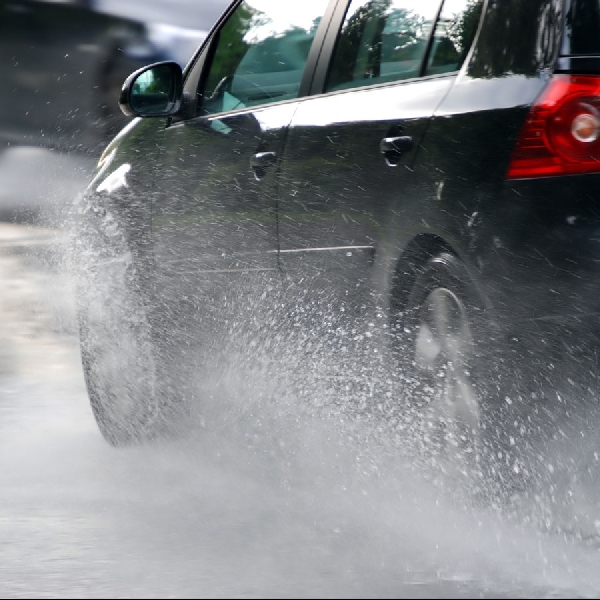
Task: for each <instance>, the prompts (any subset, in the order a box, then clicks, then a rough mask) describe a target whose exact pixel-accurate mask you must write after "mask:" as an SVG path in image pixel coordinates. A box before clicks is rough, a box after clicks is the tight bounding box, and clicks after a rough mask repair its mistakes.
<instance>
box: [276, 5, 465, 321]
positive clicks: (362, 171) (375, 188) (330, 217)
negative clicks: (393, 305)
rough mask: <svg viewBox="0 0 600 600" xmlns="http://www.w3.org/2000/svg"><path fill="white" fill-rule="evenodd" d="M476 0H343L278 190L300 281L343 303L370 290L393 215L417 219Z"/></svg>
mask: <svg viewBox="0 0 600 600" xmlns="http://www.w3.org/2000/svg"><path fill="white" fill-rule="evenodd" d="M468 3H469V0H446V3H445V5H444V8H443V9H442V7H441V4H442V3H441V1H439V0H428V1H425V0H420V1H417V0H349V1H348V2H343V3H342V5H339V6H338V10H337V11H336V14H335V16H334V22H333V23H332V25H331V27H330V35H329V36H328V38H327V40H326V42H325V44H324V48H323V51H322V53H321V60H320V62H319V65H318V67H317V70H316V75H315V78H314V81H313V87H312V90H311V91H312V94H313V96H312V97H310V98H308V99H306V100H305V101H304V102H303V103H302V104H301V105H300V106H299V108H298V110H297V111H296V112H295V114H294V117H293V119H292V122H291V124H290V131H289V134H288V137H287V140H286V146H285V150H284V153H283V160H282V167H281V174H280V196H279V245H280V260H281V265H282V268H283V269H284V271H285V273H286V274H287V275H288V276H289V278H290V281H291V282H292V283H293V282H296V281H302V282H303V285H306V281H311V282H312V283H313V284H314V285H312V286H311V289H312V293H313V294H314V295H315V296H316V297H317V299H318V301H320V302H322V303H325V304H327V305H328V306H329V307H330V309H331V310H332V311H333V312H337V311H338V310H339V308H340V306H341V305H342V304H344V303H348V301H349V300H350V299H353V300H352V302H359V300H364V296H363V295H362V293H363V292H364V293H367V292H369V291H370V290H371V287H370V286H368V285H366V284H367V283H368V282H369V281H370V280H371V278H372V276H373V274H374V272H375V271H374V269H373V268H372V267H373V264H374V262H375V261H376V260H377V259H378V258H379V257H380V256H382V255H384V252H383V251H382V250H383V247H384V246H385V245H389V244H393V243H395V242H394V239H391V238H390V236H389V223H390V218H394V219H399V220H400V221H403V222H405V223H406V224H408V223H414V222H418V219H419V210H420V208H419V207H420V202H421V199H422V196H420V194H419V182H418V181H416V180H415V178H414V176H413V168H412V167H413V164H414V161H415V157H416V153H417V149H418V147H419V143H420V140H421V139H422V137H423V135H424V133H425V130H426V128H427V124H428V122H429V120H430V118H431V116H432V114H433V113H434V111H435V109H436V107H437V106H438V105H439V104H440V102H441V101H442V99H443V98H444V96H445V95H446V94H447V92H448V90H449V89H450V87H451V85H452V83H453V80H454V76H455V74H456V71H457V69H458V67H459V65H460V64H461V62H462V60H463V59H464V54H465V52H466V51H467V50H468V44H464V43H463V42H462V40H461V37H460V36H461V30H460V27H461V14H462V13H461V10H462V9H464V7H465V6H466V5H467V4H468ZM451 74H453V75H454V76H453V75H451ZM394 215H395V217H394ZM403 215H410V218H404V216H403Z"/></svg>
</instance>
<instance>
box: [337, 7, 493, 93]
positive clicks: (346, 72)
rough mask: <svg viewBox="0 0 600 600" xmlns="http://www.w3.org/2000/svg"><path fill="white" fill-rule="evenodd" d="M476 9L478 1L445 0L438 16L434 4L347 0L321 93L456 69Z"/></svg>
mask: <svg viewBox="0 0 600 600" xmlns="http://www.w3.org/2000/svg"><path fill="white" fill-rule="evenodd" d="M481 5H482V0H446V1H445V2H444V5H443V6H442V7H441V12H440V0H352V2H351V3H350V6H349V8H348V11H347V13H346V17H345V19H344V22H343V24H342V28H341V31H340V35H339V38H338V42H337V45H336V49H335V53H334V57H333V62H332V64H331V68H330V72H329V77H328V81H327V86H326V89H327V91H333V90H339V89H345V88H352V87H358V86H364V85H370V84H375V83H385V82H388V81H398V80H402V79H410V78H413V77H419V76H421V75H423V74H427V75H432V74H436V73H446V72H450V71H455V70H457V69H459V68H460V65H461V64H462V61H463V60H464V57H465V55H466V53H467V51H468V49H469V47H470V45H471V43H472V41H473V37H474V35H475V31H476V30H477V24H478V22H479V16H480V15H481ZM432 34H433V39H432ZM430 41H431V47H430V46H429V44H430ZM426 57H428V60H427V66H426V69H425V71H424V63H425V59H426Z"/></svg>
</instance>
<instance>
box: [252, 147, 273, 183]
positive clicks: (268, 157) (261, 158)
mask: <svg viewBox="0 0 600 600" xmlns="http://www.w3.org/2000/svg"><path fill="white" fill-rule="evenodd" d="M276 161H277V154H276V153H275V152H257V153H256V154H254V155H253V156H252V158H251V159H250V167H251V168H252V171H253V172H254V177H255V178H256V179H262V178H263V177H264V176H265V175H266V174H267V169H268V168H269V167H272V166H273V165H274V164H275V162H276Z"/></svg>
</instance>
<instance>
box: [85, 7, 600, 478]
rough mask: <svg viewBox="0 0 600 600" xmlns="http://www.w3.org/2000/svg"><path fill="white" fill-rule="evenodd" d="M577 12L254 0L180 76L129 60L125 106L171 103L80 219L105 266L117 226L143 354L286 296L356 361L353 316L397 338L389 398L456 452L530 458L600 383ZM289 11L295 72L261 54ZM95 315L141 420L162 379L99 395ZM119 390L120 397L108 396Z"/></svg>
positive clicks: (90, 367)
mask: <svg viewBox="0 0 600 600" xmlns="http://www.w3.org/2000/svg"><path fill="white" fill-rule="evenodd" d="M588 8H589V5H588V4H585V6H584V3H583V2H579V1H577V0H572V1H567V2H558V1H555V0H519V1H513V2H492V1H489V2H485V1H475V0H473V1H471V0H446V1H445V2H443V3H441V2H437V1H435V2H410V1H408V0H353V1H347V0H339V1H336V0H333V1H331V2H329V1H327V0H320V1H319V0H312V1H311V2H305V3H303V5H302V9H301V10H300V9H299V8H296V9H294V8H293V7H291V6H288V5H286V6H285V14H282V12H281V11H282V10H283V9H282V8H281V3H280V2H269V1H267V0H262V1H261V0H246V1H245V2H234V3H233V4H232V6H231V7H230V9H229V11H228V13H227V14H226V17H224V18H223V19H221V21H220V22H219V26H218V28H217V29H215V31H214V34H213V35H212V36H211V38H210V39H209V40H208V41H207V42H206V43H205V44H204V45H203V46H202V48H201V50H200V51H199V53H198V54H197V56H196V58H195V60H194V62H193V64H191V65H190V66H189V68H188V70H187V71H186V73H185V77H184V78H183V79H182V76H181V71H180V69H179V67H178V66H177V65H175V64H174V63H163V64H161V65H158V66H154V67H149V68H148V69H147V70H145V71H142V72H138V73H136V74H134V75H132V76H131V77H130V78H129V79H128V81H127V82H126V84H125V86H124V90H123V93H122V96H121V104H122V106H123V108H124V110H125V111H126V112H127V113H128V114H136V115H139V116H142V117H162V118H154V119H150V118H148V119H139V120H137V121H134V122H132V123H131V126H130V127H128V128H127V129H126V130H124V131H123V132H122V133H121V134H120V135H119V136H117V138H116V139H115V140H114V141H113V142H112V143H111V144H110V145H109V146H108V147H107V149H106V150H105V152H104V154H103V156H102V159H101V161H100V163H99V164H98V170H97V172H96V175H95V177H94V179H93V180H92V182H91V184H90V186H89V187H88V191H87V196H86V200H85V203H84V205H83V206H82V211H81V216H82V223H83V229H84V231H86V232H87V234H88V236H89V237H88V242H87V245H86V248H87V249H88V250H89V253H88V258H89V260H90V264H97V265H98V267H99V272H103V271H104V272H105V273H106V272H108V268H107V264H108V263H107V261H106V260H105V259H106V258H107V257H106V253H107V252H109V253H110V252H112V251H111V250H109V248H118V251H115V253H114V255H113V256H112V258H114V259H118V260H116V261H112V262H111V264H113V265H115V264H120V265H121V266H122V268H121V270H120V271H119V273H120V275H119V277H120V279H119V278H117V280H116V281H118V283H117V287H118V288H119V289H121V291H122V294H123V295H124V296H126V297H127V298H128V299H131V298H134V299H135V302H136V303H137V305H138V306H140V307H150V308H149V309H148V310H146V309H144V310H143V311H142V312H144V315H145V316H144V318H146V319H147V324H148V326H147V328H145V331H147V332H148V336H149V337H144V338H143V343H144V344H148V345H146V346H145V347H146V349H147V352H145V353H143V352H141V353H138V354H137V356H138V357H139V358H140V363H138V364H145V365H146V367H148V365H150V364H152V365H153V366H154V367H156V366H157V365H158V368H161V369H162V368H165V372H166V373H172V372H173V371H174V369H175V367H174V366H173V363H174V364H175V365H177V366H178V367H179V366H181V365H182V364H185V361H186V360H187V359H189V361H190V364H189V365H187V367H189V372H187V373H186V371H185V369H183V370H179V371H177V377H176V380H177V381H183V380H185V375H189V374H190V372H193V371H194V369H196V370H197V369H198V368H200V366H201V361H202V359H203V357H206V355H205V354H204V355H203V354H202V352H201V351H200V352H199V353H196V352H194V351H192V350H195V348H194V347H193V343H194V342H191V343H190V345H186V344H185V343H183V344H181V343H180V341H181V340H189V339H193V340H199V345H200V346H202V345H203V344H204V345H206V344H207V343H208V341H207V340H211V339H223V334H222V333H221V336H219V334H215V331H219V330H220V329H219V328H220V327H221V326H222V325H227V323H229V320H228V317H225V316H224V312H223V311H225V312H226V311H228V310H229V309H230V308H231V306H232V301H231V298H232V297H234V298H238V297H243V298H244V300H243V301H240V303H239V305H238V308H239V314H238V318H240V319H242V320H243V319H244V318H247V316H248V307H249V306H250V307H252V309H253V310H256V311H257V314H262V315H264V314H265V313H266V318H267V322H269V323H271V321H272V320H275V321H276V322H278V321H277V320H276V317H277V316H278V313H277V310H278V309H277V307H278V306H281V305H282V302H281V298H282V297H284V298H285V302H283V305H285V306H288V307H290V303H291V308H290V309H289V312H287V313H286V315H287V318H288V319H292V320H293V321H294V323H301V324H302V325H304V326H305V328H306V329H305V330H307V331H308V334H307V336H306V337H304V338H302V339H304V340H306V339H310V340H311V347H312V348H315V347H319V348H321V349H323V347H324V346H326V345H327V344H328V341H325V340H326V339H327V337H328V336H331V335H333V338H334V339H333V341H332V343H331V345H329V346H327V347H326V351H325V352H323V353H321V354H319V355H318V357H319V360H320V359H322V358H323V357H324V356H326V355H327V348H328V349H329V351H330V353H332V354H334V355H335V352H336V350H339V351H340V353H341V351H342V349H344V348H345V349H346V350H348V349H351V350H352V354H354V355H356V356H358V357H359V362H360V361H362V364H358V365H356V364H355V365H354V367H355V368H354V372H356V371H358V370H360V369H361V368H362V367H365V368H366V369H367V370H368V367H370V366H371V364H370V362H369V361H373V360H374V359H373V356H374V354H373V353H372V346H371V345H367V351H366V353H365V351H364V347H365V346H364V344H363V345H362V348H363V352H362V353H361V352H360V350H361V344H362V340H364V339H365V336H363V335H358V334H357V333H356V332H357V331H361V330H368V331H369V333H370V334H371V333H372V334H378V335H376V336H375V337H378V339H379V341H381V342H382V343H390V344H391V347H392V350H393V351H392V353H391V357H392V363H391V364H390V365H388V366H389V370H388V371H387V372H386V373H385V376H384V377H389V378H391V379H394V380H395V381H397V382H398V383H399V388H398V389H397V390H396V391H397V393H396V394H395V395H392V396H391V400H390V401H389V403H388V404H386V406H385V407H384V408H381V407H380V408H381V410H382V411H383V413H384V414H385V415H386V418H387V420H388V422H389V423H390V424H393V426H394V427H397V428H398V431H400V432H401V433H400V435H410V434H411V432H414V431H415V430H416V431H418V432H419V435H418V436H417V438H416V439H417V440H419V441H421V442H423V441H424V447H425V452H426V453H428V452H430V451H433V452H434V454H436V455H437V456H438V457H442V458H448V457H450V461H449V462H450V464H451V465H454V466H455V467H456V468H457V470H458V471H459V472H462V473H466V472H469V471H470V470H471V469H474V470H478V469H481V468H482V465H483V464H486V467H485V469H487V470H488V471H489V472H492V473H495V474H498V473H503V474H507V475H508V476H509V477H512V476H516V477H519V478H520V477H522V476H523V473H524V472H525V471H524V470H526V466H525V465H526V461H525V460H524V457H526V456H527V457H528V458H529V457H530V456H529V455H535V456H538V457H542V458H543V456H544V451H543V449H542V450H540V449H539V447H538V450H536V452H535V453H532V452H531V451H530V450H531V446H532V445H533V444H534V442H535V443H536V444H542V448H543V447H544V444H550V443H551V442H552V440H553V439H554V438H555V437H556V436H557V435H560V432H563V433H564V432H565V431H567V425H564V419H563V418H566V413H569V412H571V413H577V412H578V411H580V410H581V411H583V414H584V415H585V414H588V413H586V411H587V410H588V409H589V405H588V404H587V403H586V397H588V398H589V397H590V394H591V397H592V398H595V395H596V392H597V383H596V375H595V371H594V368H595V367H594V364H595V363H594V357H595V356H596V353H597V349H598V333H597V332H598V329H597V322H598V302H597V289H598V274H599V271H598V262H597V231H598V227H599V225H600V221H599V218H598V213H597V209H596V206H595V205H596V198H597V197H598V192H599V188H598V184H599V181H600V180H599V179H598V171H599V169H598V165H599V164H600V161H599V160H598V158H600V141H599V138H600V110H599V108H600V79H598V76H597V75H596V74H598V75H600V66H599V65H600V63H599V62H598V60H599V59H598V57H600V47H599V46H598V43H597V40H598V39H600V37H598V36H597V35H596V33H597V31H598V29H599V28H600V14H597V13H594V14H593V15H592V16H590V14H588V13H587V12H584V11H587V9H588ZM584 15H586V16H585V17H584ZM300 32H301V33H302V36H303V37H302V39H303V40H304V41H303V44H305V45H304V53H303V54H302V57H303V60H304V68H303V70H300V69H299V68H298V61H297V60H296V59H294V60H288V59H287V58H286V59H284V58H283V54H281V55H279V57H280V58H281V60H278V61H274V60H271V61H269V62H268V63H266V62H263V61H261V62H258V61H256V62H255V61H252V60H250V58H251V56H252V54H253V53H256V54H260V49H261V48H262V47H267V46H268V45H269V44H275V45H278V46H280V45H285V43H286V40H287V39H289V40H290V41H291V42H293V44H294V45H295V44H296V42H297V40H298V34H299V33H300ZM309 42H310V44H309ZM262 65H269V66H265V67H264V69H263V67H262ZM273 65H277V66H276V68H275V67H273ZM261 69H262V70H261ZM157 92H159V93H160V94H161V95H162V100H158V102H157V95H156V94H157ZM157 140H160V143H158V142H157ZM158 145H159V146H160V152H156V151H155V148H156V147H157V146H158ZM149 197H151V198H152V202H151V203H148V202H147V198H149ZM98 212H100V213H101V214H102V215H106V214H110V215H111V219H110V221H109V223H110V232H112V233H111V235H112V239H113V240H114V239H115V236H116V234H115V233H114V232H115V228H116V230H117V231H118V232H119V233H118V235H117V236H116V237H117V238H118V244H112V243H111V240H110V239H109V238H107V237H106V234H107V232H106V229H104V225H105V220H104V219H103V218H101V219H98V218H96V216H95V215H97V214H98ZM97 251H100V252H99V253H100V255H101V256H102V258H103V261H97V260H95V259H94V256H95V255H96V253H97ZM119 261H120V262H119ZM280 276H282V277H283V283H282V284H279V285H278V283H277V282H278V281H279V277H280ZM109 279H110V280H111V281H113V282H114V281H115V280H114V279H113V278H112V277H110V278H109ZM242 282H243V284H244V285H241V283H242ZM89 289H91V290H93V295H94V296H95V295H96V293H97V291H98V290H99V289H101V288H100V286H99V284H98V282H95V283H93V284H92V285H91V288H89ZM257 289H258V294H257ZM111 297H114V295H111ZM269 299H273V302H272V305H271V304H270V303H269V302H268V301H269ZM286 302H288V303H287V304H286ZM233 304H234V305H235V302H234V303H233ZM266 304H267V305H268V306H269V307H270V308H269V309H265V305H266ZM213 308H214V310H212V309H213ZM261 311H263V312H261ZM125 315H126V313H124V312H123V313H122V317H124V316H125ZM290 315H292V317H290ZM81 318H82V323H83V329H82V331H83V337H82V348H83V352H84V356H85V360H86V363H85V364H86V373H87V381H88V386H89V392H90V397H91V400H92V404H93V406H94V407H95V410H96V416H97V418H98V422H99V425H100V427H101V429H102V430H103V433H104V434H105V436H106V437H107V439H109V441H111V442H112V443H114V444H120V443H126V442H129V441H132V440H135V439H139V438H143V437H144V436H145V435H146V433H147V428H150V429H153V427H154V424H156V423H157V422H160V421H161V418H160V417H156V415H157V414H166V412H168V407H165V406H162V405H161V402H162V399H164V398H166V397H168V395H166V394H162V393H161V392H160V391H159V393H158V394H155V395H151V394H149V393H143V394H138V393H136V386H124V387H122V390H123V393H114V389H113V392H108V393H107V390H109V387H108V386H107V385H105V382H106V381H108V380H109V379H111V377H106V373H105V374H104V376H103V375H102V373H103V369H102V365H103V364H105V363H104V360H105V356H106V355H109V356H110V355H111V348H112V346H111V344H110V336H109V337H108V338H106V339H105V340H104V341H103V340H102V339H101V337H102V336H99V335H95V334H94V331H96V330H97V326H96V325H94V319H93V314H92V313H91V311H89V310H88V308H87V305H86V300H85V295H82V306H81ZM117 320H118V319H117ZM136 322H137V323H139V322H140V320H139V319H138V320H137V321H136ZM284 322H285V319H284ZM287 323H288V325H289V320H288V321H287ZM167 324H168V325H167ZM102 326H105V323H104V324H103V325H102ZM270 327H273V326H272V325H270ZM282 327H283V328H284V330H285V331H286V334H283V335H284V337H285V336H286V335H287V338H288V341H289V342H290V343H293V342H294V340H293V338H294V335H293V332H294V331H295V330H296V329H295V328H294V327H287V329H286V327H285V326H282ZM124 328H126V325H122V324H121V325H120V326H119V327H117V329H119V330H120V331H122V330H123V329H124ZM370 328H371V329H372V331H371V329H370ZM273 329H274V333H273V335H276V332H277V334H278V335H282V334H281V331H280V330H279V329H278V328H277V327H274V328H273ZM130 330H131V331H132V332H133V333H132V335H131V336H130V338H131V339H135V331H134V330H133V329H130ZM196 330H197V331H200V332H203V335H197V336H194V335H192V334H191V332H192V331H196ZM344 332H345V333H344ZM207 333H208V334H212V335H206V334H207ZM171 335H173V339H175V340H178V341H177V342H176V343H174V342H173V341H171V340H170V336H171ZM139 339H141V338H139ZM340 339H341V341H340ZM315 340H318V341H317V342H315ZM357 340H359V342H360V343H355V342H357ZM91 341H94V342H95V343H91ZM329 341H331V340H329ZM315 344H316V346H315ZM336 344H337V345H336ZM344 344H347V345H346V346H344ZM150 347H152V348H153V349H152V351H150V350H149V348H150ZM179 347H183V348H184V350H183V351H182V352H181V354H178V353H177V352H176V351H175V350H174V349H175V348H179ZM166 348H168V352H165V349H166ZM355 350H356V352H354V351H355ZM301 352H302V351H299V352H298V353H296V354H294V356H295V359H297V357H298V356H300V355H301ZM336 356H339V355H336ZM590 358H591V359H592V360H589V359H590ZM169 360H172V361H173V363H169ZM318 362H319V361H318V360H317V361H316V363H318ZM365 363H366V364H365ZM164 365H168V366H166V367H165V366H164ZM103 377H104V378H103ZM141 378H142V379H144V377H141ZM166 378H167V379H169V378H168V376H167V377H166ZM157 381H164V377H163V376H161V377H159V378H158V379H157ZM125 390H126V391H125ZM565 390H566V391H565ZM565 394H569V396H570V397H573V398H576V401H574V402H572V403H569V404H568V405H567V404H566V402H565V401H564V398H565ZM586 394H587V396H586ZM150 397H152V398H154V401H151V400H149V398H150ZM124 398H126V399H127V401H126V403H128V404H127V406H129V407H130V408H129V412H127V413H126V414H124V413H123V412H113V406H115V405H119V406H121V407H122V406H123V405H124V400H123V399H124ZM171 400H173V401H174V402H176V400H174V399H172V398H171ZM382 402H384V401H383V400H382ZM386 402H387V401H386ZM149 405H151V406H152V411H151V415H152V417H151V418H150V417H149V414H150V413H149V412H148V406H149ZM163 409H166V412H165V411H164V410H163ZM565 409H566V410H565ZM127 415H129V416H127ZM140 415H142V416H141V417H140ZM580 416H581V415H580ZM569 422H570V423H571V424H573V423H578V422H579V423H580V422H581V421H577V420H573V419H571V421H569ZM559 424H560V426H559ZM530 473H533V470H530Z"/></svg>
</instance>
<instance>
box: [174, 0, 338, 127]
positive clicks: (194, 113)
mask: <svg viewBox="0 0 600 600" xmlns="http://www.w3.org/2000/svg"><path fill="white" fill-rule="evenodd" d="M243 1H244V0H235V1H234V2H232V3H231V4H230V6H229V8H228V9H227V10H226V11H225V12H224V13H223V15H221V18H220V19H219V20H218V21H217V23H215V25H214V26H213V28H212V29H211V31H210V33H209V34H208V35H207V37H206V38H205V40H204V42H203V43H202V45H201V46H200V47H199V49H198V50H197V51H196V53H195V55H194V57H193V58H192V60H191V61H190V62H189V63H188V65H187V68H186V69H185V71H184V82H183V93H184V107H183V110H182V111H181V115H179V116H178V117H177V118H174V119H173V121H172V122H179V121H186V120H190V119H196V118H206V119H212V118H214V117H216V116H222V115H228V114H235V113H243V112H255V111H258V110H262V109H264V108H267V107H269V106H275V105H279V104H284V103H288V102H297V101H298V100H300V99H302V98H304V97H306V96H308V95H309V94H310V91H311V88H312V82H313V79H314V72H315V69H316V66H317V64H318V63H319V60H320V58H321V55H322V51H323V44H324V43H325V40H326V39H327V37H328V36H329V35H330V28H331V23H332V18H333V16H334V14H336V11H337V9H338V7H339V5H343V4H346V0H329V2H328V4H327V7H326V9H325V11H324V13H323V17H322V19H321V22H320V23H319V26H318V28H317V31H316V33H315V36H314V38H313V41H312V44H311V47H310V50H309V53H308V57H307V60H306V64H305V66H304V71H303V74H302V77H301V80H300V88H299V90H298V95H297V97H295V98H286V99H284V100H278V101H275V102H265V103H264V104H257V105H254V106H248V107H243V108H236V109H234V110H230V111H223V112H216V113H211V114H208V115H203V114H202V94H201V93H200V91H199V90H201V89H202V88H203V86H204V85H205V84H206V79H207V77H208V73H209V71H210V65H211V64H212V63H211V61H212V58H213V56H214V53H215V51H216V48H217V46H218V40H219V33H220V31H221V29H222V27H223V26H224V24H225V22H226V21H227V19H229V17H230V16H231V14H232V13H233V12H234V11H235V10H237V8H238V6H239V5H240V4H242V2H243ZM279 1H281V0H279Z"/></svg>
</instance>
